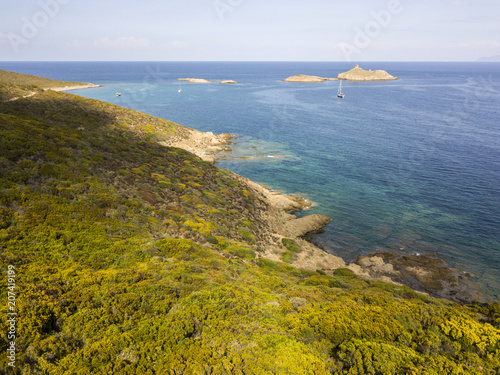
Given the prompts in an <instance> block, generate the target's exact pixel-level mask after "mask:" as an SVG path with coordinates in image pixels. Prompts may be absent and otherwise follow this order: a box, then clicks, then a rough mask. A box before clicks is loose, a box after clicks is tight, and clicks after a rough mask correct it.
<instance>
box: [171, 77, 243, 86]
mask: <svg viewBox="0 0 500 375" xmlns="http://www.w3.org/2000/svg"><path fill="white" fill-rule="evenodd" d="M177 81H187V82H189V83H213V82H215V83H220V84H226V85H227V84H235V83H238V82H236V81H233V80H232V79H228V80H222V81H213V80H211V79H204V78H177Z"/></svg>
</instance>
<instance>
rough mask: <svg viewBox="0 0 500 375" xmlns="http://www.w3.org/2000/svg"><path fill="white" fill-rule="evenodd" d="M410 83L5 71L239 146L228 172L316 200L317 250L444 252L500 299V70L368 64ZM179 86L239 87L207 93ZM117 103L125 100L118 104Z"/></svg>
mask: <svg viewBox="0 0 500 375" xmlns="http://www.w3.org/2000/svg"><path fill="white" fill-rule="evenodd" d="M360 66H361V67H362V68H364V69H367V70H368V69H372V70H377V69H382V70H386V71H387V72H388V73H390V74H392V75H393V76H396V77H399V80H396V81H383V82H343V84H342V89H343V92H344V93H345V98H344V99H339V98H337V89H338V86H339V83H338V82H337V81H327V82H323V83H289V82H283V79H285V78H287V77H289V76H292V75H295V74H309V75H317V76H322V77H336V76H337V74H338V73H341V72H344V71H347V70H349V69H351V68H353V67H354V63H351V62H0V69H4V70H9V71H15V72H19V73H25V74H33V75H37V76H43V77H47V78H52V79H58V80H69V81H83V82H91V83H95V84H99V85H101V87H99V88H92V89H83V90H78V91H72V93H74V94H77V95H81V96H84V97H88V98H94V99H99V100H103V101H106V102H110V103H115V104H118V105H120V106H124V107H128V108H131V109H135V110H138V111H141V112H145V113H149V114H151V115H154V116H158V117H161V118H164V119H168V120H171V121H174V122H176V123H179V124H181V125H184V126H188V127H191V128H194V129H198V130H201V131H211V132H214V133H233V134H235V135H237V137H238V138H237V139H236V144H235V145H233V151H232V153H230V154H228V155H227V158H226V159H225V160H219V162H218V166H219V167H222V168H227V169H230V170H232V171H234V172H236V173H238V174H240V175H243V176H245V177H247V178H250V179H252V180H254V181H256V182H259V183H262V184H264V185H266V186H269V187H271V188H272V189H274V190H277V191H282V192H286V193H292V194H297V195H300V196H302V197H304V198H306V199H309V200H311V201H312V202H314V204H315V205H314V207H313V208H312V209H311V210H309V211H308V212H305V213H303V212H300V213H298V215H303V214H312V213H316V214H324V215H327V216H329V217H331V218H332V222H331V223H330V224H328V226H327V227H326V228H325V231H324V232H323V233H321V234H318V235H316V236H315V242H316V243H318V244H319V245H320V246H321V247H322V248H324V249H325V250H326V251H328V252H330V253H332V254H335V255H338V256H341V257H343V258H344V259H345V260H346V261H353V260H355V259H356V257H357V256H358V255H361V254H371V253H374V252H376V251H386V250H389V251H393V252H398V253H401V254H426V253H431V254H436V255H437V256H439V257H440V258H442V259H443V260H445V261H446V262H447V264H448V265H449V266H450V267H454V268H456V269H458V270H461V271H464V272H468V273H471V274H472V275H473V278H474V280H475V281H477V282H479V283H481V285H482V287H481V289H482V292H483V293H485V294H486V295H487V298H488V299H490V300H492V301H497V302H498V301H500V64H499V63H472V62H470V63H469V62H467V63H459V62H446V63H445V62H363V63H360ZM178 78H205V79H211V80H216V81H220V80H235V81H237V82H238V83H237V84H232V85H224V84H218V83H204V84H194V83H187V82H186V81H178V80H177V79H178ZM116 93H121V95H120V96H116Z"/></svg>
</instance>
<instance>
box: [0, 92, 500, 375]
mask: <svg viewBox="0 0 500 375" xmlns="http://www.w3.org/2000/svg"><path fill="white" fill-rule="evenodd" d="M13 89H15V90H16V92H17V94H18V93H19V92H31V91H32V89H33V88H27V87H22V86H16V85H10V86H8V87H7V86H3V90H4V91H7V90H10V91H12V90H13ZM37 92H38V94H36V95H34V96H32V97H30V98H24V99H23V98H21V99H18V100H14V101H9V102H7V101H4V102H3V103H0V259H1V269H2V272H3V273H2V274H3V276H4V279H6V277H7V268H8V265H13V266H15V268H16V272H17V279H16V280H17V284H16V288H17V290H16V292H17V301H16V308H17V312H18V321H17V338H16V348H17V359H16V370H15V373H16V372H17V373H23V374H105V373H106V374H108V373H109V374H330V373H334V374H337V373H338V374H497V373H498V371H499V369H500V330H499V329H498V328H499V326H500V307H499V305H498V304H488V305H474V306H462V305H457V304H453V303H451V302H448V301H446V300H438V299H433V298H430V297H427V296H425V295H422V294H418V293H415V292H414V291H412V290H411V289H409V288H406V287H401V286H395V285H389V284H384V283H379V282H369V281H365V280H362V279H359V278H358V277H356V276H355V275H354V274H353V273H352V272H351V271H349V270H346V269H338V270H337V271H336V272H335V273H334V275H333V276H329V275H326V274H324V272H312V271H306V270H301V269H297V268H294V267H292V266H291V265H289V264H287V261H289V260H290V259H291V258H292V257H293V256H294V255H295V254H297V253H300V252H301V251H302V250H301V248H300V247H299V246H298V245H297V244H296V243H295V242H294V241H293V240H291V239H283V240H282V241H281V242H280V243H276V244H275V245H276V246H281V247H282V248H283V251H284V253H283V254H287V255H283V258H284V261H285V262H283V263H281V262H273V261H271V260H268V259H265V258H262V257H260V252H261V250H262V247H263V246H269V245H270V244H271V243H272V238H267V237H266V222H265V221H264V220H263V216H262V213H263V212H264V211H265V210H266V209H267V206H266V203H265V202H263V201H261V200H259V198H258V197H257V196H255V194H254V193H253V192H252V190H251V189H249V188H248V187H247V186H245V185H243V183H241V182H239V181H238V180H236V179H235V178H234V176H233V175H232V174H231V173H230V172H228V171H225V170H221V169H217V168H216V167H214V166H213V165H212V164H209V163H206V162H203V161H201V160H200V159H199V158H197V157H195V156H193V155H191V154H189V153H188V152H186V151H183V150H180V149H175V148H168V147H164V146H160V145H159V144H158V143H157V142H158V141H161V140H164V139H166V137H176V136H182V134H183V131H184V130H183V128H182V127H180V126H178V125H176V124H173V123H171V122H168V121H164V120H161V119H157V118H154V117H151V116H147V115H143V114H140V113H137V112H133V111H130V110H126V109H123V108H119V107H116V106H112V105H110V104H107V103H102V102H98V101H94V100H89V99H83V98H80V97H77V96H73V95H68V94H62V93H55V92H51V91H46V92H41V90H39V91H37ZM17 94H16V95H17ZM3 95H4V97H8V95H10V94H5V92H4V94H3ZM0 97H1V96H0ZM1 293H2V294H1V300H2V301H4V302H2V303H1V304H0V314H1V316H3V317H6V316H7V306H6V305H7V304H6V301H7V291H6V290H5V289H4V288H2V290H1ZM7 330H8V323H7V321H6V319H5V318H4V319H2V320H1V323H0V331H1V332H7ZM8 341H9V340H7V338H6V335H5V334H2V335H0V349H1V353H3V354H2V355H1V358H0V366H1V368H2V369H3V370H2V371H3V372H4V373H8V371H9V370H8V368H9V367H8V364H7V362H8V361H7V359H6V355H5V353H6V350H7V347H8V346H9V343H8Z"/></svg>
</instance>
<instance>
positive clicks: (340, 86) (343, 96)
mask: <svg viewBox="0 0 500 375" xmlns="http://www.w3.org/2000/svg"><path fill="white" fill-rule="evenodd" d="M337 97H338V98H341V99H344V98H345V94H344V93H343V92H342V80H340V84H339V90H338V91H337Z"/></svg>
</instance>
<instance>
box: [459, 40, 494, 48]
mask: <svg viewBox="0 0 500 375" xmlns="http://www.w3.org/2000/svg"><path fill="white" fill-rule="evenodd" d="M458 46H459V47H461V48H471V47H488V48H497V47H500V43H499V42H498V41H497V40H474V41H467V42H462V43H460V44H459V45H458Z"/></svg>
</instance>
